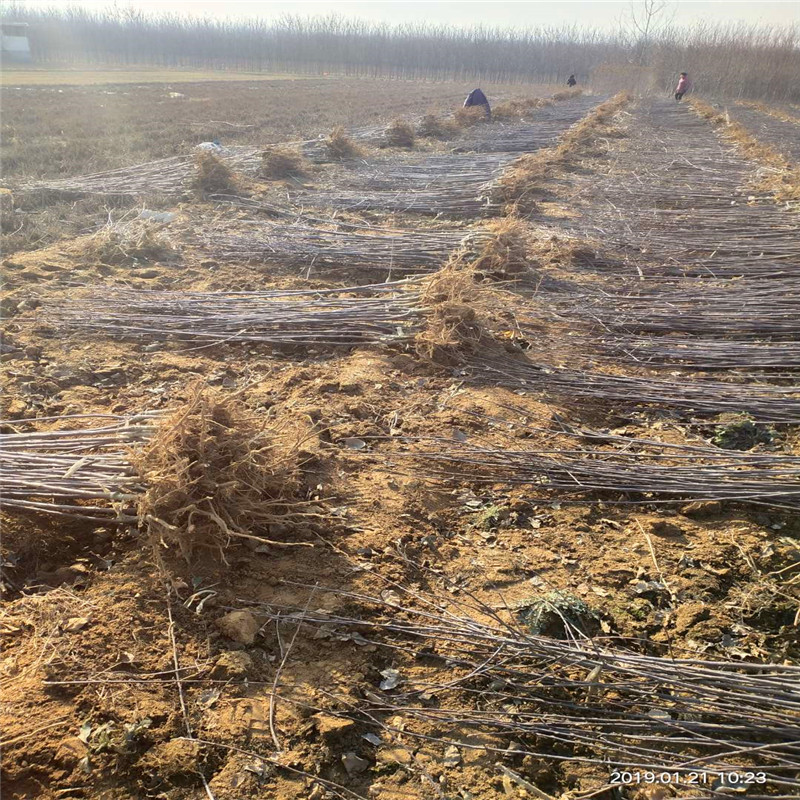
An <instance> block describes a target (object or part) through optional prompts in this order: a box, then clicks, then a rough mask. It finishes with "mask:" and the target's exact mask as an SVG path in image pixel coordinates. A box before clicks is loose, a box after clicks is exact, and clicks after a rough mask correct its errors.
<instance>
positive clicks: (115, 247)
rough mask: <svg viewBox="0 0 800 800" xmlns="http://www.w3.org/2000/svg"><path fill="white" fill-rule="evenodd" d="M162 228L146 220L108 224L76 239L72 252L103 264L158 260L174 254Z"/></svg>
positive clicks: (84, 258) (82, 257)
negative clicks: (89, 234)
mask: <svg viewBox="0 0 800 800" xmlns="http://www.w3.org/2000/svg"><path fill="white" fill-rule="evenodd" d="M163 227H164V226H163V225H159V224H156V223H153V222H149V221H146V220H132V221H131V222H125V223H109V224H108V225H106V226H105V227H104V228H102V229H101V230H99V231H98V232H97V233H95V234H93V235H91V236H88V237H86V238H83V239H79V240H77V241H76V242H75V243H74V244H73V245H72V246H71V248H70V249H71V250H72V252H73V253H75V255H77V256H79V257H80V258H81V259H83V260H89V261H94V262H98V263H101V264H128V263H130V262H133V261H158V260H161V259H164V258H168V257H170V256H171V255H172V254H173V253H174V247H173V245H172V242H170V240H169V239H167V238H166V237H165V236H164V234H163V233H162V230H163Z"/></svg>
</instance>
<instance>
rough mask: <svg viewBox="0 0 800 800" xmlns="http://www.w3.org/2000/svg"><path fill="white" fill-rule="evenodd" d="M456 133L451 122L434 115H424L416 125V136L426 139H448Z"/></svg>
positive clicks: (454, 126)
mask: <svg viewBox="0 0 800 800" xmlns="http://www.w3.org/2000/svg"><path fill="white" fill-rule="evenodd" d="M456 131H457V127H456V125H455V123H454V122H453V120H449V119H442V118H441V117H437V116H436V114H426V115H425V116H424V117H423V118H422V119H421V120H420V121H419V124H418V125H417V135H418V136H422V137H424V138H426V139H449V138H451V137H452V136H454V135H455V133H456Z"/></svg>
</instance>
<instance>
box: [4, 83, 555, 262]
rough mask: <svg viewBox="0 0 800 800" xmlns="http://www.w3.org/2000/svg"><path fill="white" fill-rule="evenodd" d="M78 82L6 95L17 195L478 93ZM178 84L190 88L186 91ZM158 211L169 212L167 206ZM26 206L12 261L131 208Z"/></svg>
mask: <svg viewBox="0 0 800 800" xmlns="http://www.w3.org/2000/svg"><path fill="white" fill-rule="evenodd" d="M25 74H27V73H25ZM31 74H33V73H31ZM35 74H37V75H39V74H42V75H50V74H53V73H50V72H45V71H42V72H41V73H40V72H39V71H35ZM78 74H79V75H83V74H84V73H78ZM90 74H94V73H90ZM103 74H108V75H110V74H112V73H103ZM120 74H123V75H124V73H120ZM223 74H224V73H223ZM69 75H70V73H55V75H54V77H53V80H52V85H27V86H24V85H20V86H19V87H16V85H15V84H14V83H9V84H6V85H3V86H2V88H0V104H2V108H3V119H2V170H3V185H4V186H9V187H11V188H12V189H14V188H15V186H16V184H18V183H19V182H21V181H25V180H31V179H36V178H58V177H68V176H73V175H80V174H84V173H93V172H100V171H103V170H108V169H116V168H118V167H124V166H128V165H131V164H137V163H140V162H145V161H152V160H155V159H159V158H167V157H169V156H174V155H179V154H182V153H186V152H188V151H190V150H191V148H192V147H193V146H194V145H195V144H197V143H198V142H204V141H210V140H213V139H219V140H220V141H221V142H222V143H223V144H226V145H246V144H255V145H259V146H260V145H266V144H269V143H273V142H284V141H288V140H293V139H309V138H315V137H317V136H320V135H323V134H327V133H329V132H330V131H331V129H333V128H334V127H336V126H337V125H370V124H376V123H380V122H387V123H388V122H389V121H391V120H392V119H394V118H396V117H398V116H405V115H421V114H424V113H426V112H429V111H435V112H437V113H440V112H442V111H443V110H444V111H449V110H450V109H452V108H453V107H454V106H455V107H457V106H459V105H460V103H461V101H462V100H463V97H464V96H465V95H466V93H467V92H468V91H469V89H470V88H471V87H470V86H469V85H466V84H455V83H423V84H418V83H411V82H407V81H398V80H370V79H366V78H364V79H361V78H354V79H336V80H335V81H333V80H332V79H329V78H294V77H290V76H282V77H280V78H277V79H272V78H267V77H256V78H249V79H248V80H234V79H231V80H225V81H223V80H221V78H219V77H218V76H215V78H214V80H213V81H210V80H208V79H207V78H208V76H207V75H206V80H203V81H195V82H191V83H183V82H181V81H183V80H185V79H186V74H185V73H181V72H178V73H176V78H175V79H174V80H171V81H170V83H156V82H149V81H148V82H146V83H145V82H142V83H140V84H133V85H131V84H130V82H129V81H127V78H126V80H125V81H124V82H123V81H120V82H119V83H114V84H108V85H102V84H101V85H87V84H88V82H87V83H86V84H82V83H80V82H79V81H76V83H75V84H68V83H67V81H68V79H69ZM44 83H45V78H43V79H42V84H44ZM62 83H63V85H58V84H62ZM173 83H175V84H177V83H180V84H181V85H180V86H178V87H177V89H176V88H175V87H173V86H172V84H173ZM485 88H486V91H487V92H488V93H489V94H490V96H494V95H496V96H500V97H502V96H504V95H508V94H510V93H513V92H525V93H531V94H543V93H549V92H550V91H552V90H553V89H554V88H555V87H547V86H542V85H533V86H526V87H518V86H515V87H509V86H494V85H488V86H486V87H485ZM174 95H180V96H174ZM149 202H150V204H151V205H153V204H156V205H157V204H158V203H159V202H160V198H158V197H153V198H151V199H150V201H149ZM20 205H21V210H22V211H23V212H25V213H24V214H20V215H19V218H18V219H17V220H16V222H17V224H16V225H14V226H13V228H12V230H11V233H10V234H9V231H8V230H7V229H6V228H4V231H5V235H4V237H3V251H4V252H5V253H11V252H14V251H16V250H19V249H30V248H32V247H41V246H43V245H46V244H50V243H51V242H54V241H57V240H58V239H59V238H60V237H62V236H64V235H67V236H74V235H76V234H79V233H86V232H88V231H91V230H92V229H96V228H98V227H100V226H102V225H103V224H105V222H106V221H107V219H108V213H109V210H110V209H112V208H114V209H117V210H118V209H119V208H120V207H125V206H126V205H128V206H129V205H130V203H127V204H126V203H125V202H121V201H119V200H118V199H114V200H109V199H105V200H98V199H96V198H95V199H77V200H71V201H70V202H60V201H58V200H56V201H55V202H54V201H53V198H45V199H44V200H43V201H42V200H41V199H40V198H38V197H31V198H29V199H25V200H24V201H23V202H22V203H21V204H20Z"/></svg>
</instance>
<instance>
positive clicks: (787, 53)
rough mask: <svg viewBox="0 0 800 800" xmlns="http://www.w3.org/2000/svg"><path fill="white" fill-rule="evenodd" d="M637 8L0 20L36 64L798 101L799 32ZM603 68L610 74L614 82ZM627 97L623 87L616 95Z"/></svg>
mask: <svg viewBox="0 0 800 800" xmlns="http://www.w3.org/2000/svg"><path fill="white" fill-rule="evenodd" d="M654 3H655V0H644V2H643V6H642V8H643V9H644V11H645V12H646V13H643V14H642V15H641V16H640V17H637V16H636V15H635V13H634V14H632V15H631V19H630V20H629V23H628V24H626V23H624V22H622V23H621V24H620V27H619V30H618V31H616V32H614V33H604V32H599V31H597V30H590V29H585V28H578V27H561V28H536V29H531V30H526V31H518V30H515V31H508V30H501V29H495V28H486V27H475V28H472V29H469V30H463V29H458V28H453V27H446V26H431V25H428V24H425V23H420V24H416V25H402V26H388V25H376V24H373V23H367V22H362V21H356V20H350V19H344V18H341V17H337V16H331V17H325V18H317V19H310V18H300V17H283V18H281V19H279V20H269V21H267V20H258V19H252V20H236V21H231V20H218V19H209V18H197V17H179V16H176V15H168V14H165V15H158V16H154V15H146V14H143V13H141V12H136V11H132V10H129V9H126V10H106V11H101V12H98V11H91V10H88V9H82V8H77V7H67V8H64V7H61V8H58V7H53V8H42V7H37V6H34V7H28V6H26V5H25V4H24V3H7V4H5V5H4V7H3V9H2V11H3V18H4V19H15V20H18V21H26V22H28V23H30V41H31V47H32V50H33V53H34V58H35V59H36V61H38V62H40V63H43V64H47V63H51V64H116V65H124V64H131V65H134V64H135V65H157V66H167V67H173V66H174V67H202V68H220V69H246V70H259V71H261V70H267V71H291V72H305V73H321V72H332V73H337V74H345V75H357V76H364V75H367V76H386V77H394V78H417V79H419V78H423V79H433V80H435V79H443V78H455V79H466V78H471V79H476V78H481V79H484V80H492V81H562V80H564V79H566V77H567V76H568V75H569V74H570V73H576V74H577V75H578V77H579V80H581V81H582V82H586V81H589V80H591V78H592V76H593V74H594V73H595V71H596V70H597V69H598V68H599V67H601V66H603V67H604V68H605V70H606V73H607V74H612V75H613V74H614V68H616V69H617V73H616V74H617V75H618V76H619V78H618V79H619V80H620V81H628V80H629V77H630V75H631V71H632V68H635V70H638V74H639V80H638V81H637V82H638V83H639V84H641V71H642V70H644V71H646V73H647V75H648V76H649V78H648V83H649V85H650V86H651V88H654V89H659V90H660V89H667V88H668V87H669V86H670V85H671V84H672V82H673V80H674V78H675V77H676V75H677V73H678V72H680V71H682V70H688V71H689V72H691V73H693V76H694V78H695V81H696V85H697V86H698V89H700V90H702V91H704V92H706V93H709V94H719V95H727V96H746V97H754V98H767V99H772V100H798V99H800V88H798V86H797V80H796V77H797V75H798V74H800V29H798V28H797V27H791V26H788V27H758V26H749V27H748V26H742V25H739V26H735V25H734V26H731V25H728V26H726V25H715V24H706V25H702V26H696V27H694V28H693V29H690V30H685V29H680V28H677V27H675V26H674V25H673V24H671V23H665V22H662V21H661V20H660V19H659V18H658V14H659V12H660V10H661V6H657V5H655V4H654ZM609 66H611V71H610V73H609ZM620 88H625V87H620Z"/></svg>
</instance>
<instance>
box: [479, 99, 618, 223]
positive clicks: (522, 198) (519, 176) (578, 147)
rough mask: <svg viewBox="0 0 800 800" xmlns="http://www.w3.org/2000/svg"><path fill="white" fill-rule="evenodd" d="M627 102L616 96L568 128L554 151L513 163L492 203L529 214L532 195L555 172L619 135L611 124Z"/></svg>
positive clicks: (493, 192)
mask: <svg viewBox="0 0 800 800" xmlns="http://www.w3.org/2000/svg"><path fill="white" fill-rule="evenodd" d="M631 99H632V98H631V96H630V95H629V94H627V93H626V92H620V93H619V94H617V95H615V96H614V97H612V98H611V99H610V100H606V101H605V102H604V103H601V104H600V105H599V106H597V107H596V108H595V109H594V110H593V111H591V112H590V113H589V114H587V115H586V116H585V117H584V118H583V119H582V120H580V121H579V122H578V123H576V124H575V125H573V126H572V127H570V128H569V129H568V130H567V131H566V132H565V133H564V135H563V136H561V138H560V140H559V143H558V144H557V145H555V146H554V147H549V148H546V149H543V150H539V151H537V152H536V153H531V154H528V155H524V156H522V157H521V158H519V159H517V160H516V161H515V162H514V164H513V165H512V167H511V168H510V169H509V170H507V171H506V172H505V173H504V174H503V176H502V177H501V178H500V179H499V180H498V181H497V182H496V183H495V185H494V187H493V188H492V194H493V199H494V200H495V201H497V202H503V203H505V204H506V210H507V211H508V212H517V211H522V212H525V211H531V210H533V209H534V208H535V205H536V203H535V199H534V198H535V195H536V194H537V193H538V192H540V191H541V190H542V188H543V184H544V183H545V182H547V181H548V180H549V179H551V178H552V177H553V176H554V175H555V174H556V172H557V171H559V170H561V169H564V168H566V167H568V166H570V165H571V164H574V163H577V162H579V161H581V160H583V159H585V158H589V157H591V156H593V155H596V153H597V143H598V141H599V139H600V138H608V137H610V136H619V135H620V131H619V130H618V129H616V128H615V127H614V126H613V124H612V120H613V117H614V116H615V115H616V114H617V113H618V112H619V111H621V110H622V109H623V108H624V107H625V106H626V105H628V103H630V102H631Z"/></svg>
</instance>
